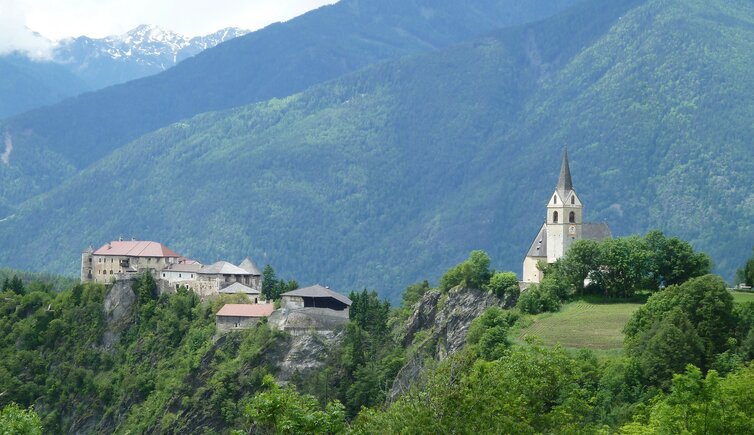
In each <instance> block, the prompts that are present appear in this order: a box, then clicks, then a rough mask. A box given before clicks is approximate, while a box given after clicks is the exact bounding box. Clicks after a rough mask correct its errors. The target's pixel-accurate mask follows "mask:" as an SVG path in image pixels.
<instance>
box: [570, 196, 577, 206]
mask: <svg viewBox="0 0 754 435" xmlns="http://www.w3.org/2000/svg"><path fill="white" fill-rule="evenodd" d="M571 204H576V197H575V196H572V197H571Z"/></svg>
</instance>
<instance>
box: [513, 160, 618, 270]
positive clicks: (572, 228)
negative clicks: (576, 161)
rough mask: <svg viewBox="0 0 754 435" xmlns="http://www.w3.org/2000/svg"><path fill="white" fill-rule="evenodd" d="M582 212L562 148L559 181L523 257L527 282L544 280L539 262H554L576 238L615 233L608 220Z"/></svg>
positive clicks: (594, 237)
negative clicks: (586, 218)
mask: <svg viewBox="0 0 754 435" xmlns="http://www.w3.org/2000/svg"><path fill="white" fill-rule="evenodd" d="M583 212H584V205H583V204H582V203H581V200H580V199H579V197H578V195H576V191H575V190H574V189H573V182H572V181H571V168H570V167H569V166H568V150H567V149H566V150H565V151H564V152H563V163H562V165H561V167H560V176H559V177H558V184H557V186H556V187H555V192H553V194H552V196H551V197H550V199H549V202H548V203H547V216H546V217H545V222H544V223H543V224H542V226H541V227H540V229H539V231H538V232H537V236H536V237H535V238H534V241H533V242H532V244H531V246H530V247H529V251H528V252H527V253H526V258H524V273H523V283H524V285H526V284H529V283H538V282H540V281H542V271H541V270H539V268H538V267H537V264H538V263H539V262H540V261H542V262H545V263H554V262H555V261H557V260H558V258H560V257H562V256H563V255H565V253H566V252H567V251H568V248H570V247H571V245H572V244H573V242H575V241H576V240H581V239H585V240H596V241H601V240H604V239H609V238H611V237H612V234H611V233H610V227H608V226H607V224H606V223H604V222H601V223H587V222H583V221H582V219H583Z"/></svg>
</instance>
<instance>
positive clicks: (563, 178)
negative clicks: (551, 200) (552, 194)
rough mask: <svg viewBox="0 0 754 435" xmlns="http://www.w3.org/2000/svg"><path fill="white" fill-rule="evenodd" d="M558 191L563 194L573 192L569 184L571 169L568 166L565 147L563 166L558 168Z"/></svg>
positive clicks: (571, 183)
mask: <svg viewBox="0 0 754 435" xmlns="http://www.w3.org/2000/svg"><path fill="white" fill-rule="evenodd" d="M557 188H558V190H559V191H561V192H565V191H568V190H573V182H571V168H570V167H569V166H568V147H567V146H566V147H565V150H564V151H563V165H562V166H561V167H560V177H559V178H558V186H557Z"/></svg>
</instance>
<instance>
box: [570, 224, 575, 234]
mask: <svg viewBox="0 0 754 435" xmlns="http://www.w3.org/2000/svg"><path fill="white" fill-rule="evenodd" d="M568 234H571V235H573V234H576V225H571V226H570V227H568Z"/></svg>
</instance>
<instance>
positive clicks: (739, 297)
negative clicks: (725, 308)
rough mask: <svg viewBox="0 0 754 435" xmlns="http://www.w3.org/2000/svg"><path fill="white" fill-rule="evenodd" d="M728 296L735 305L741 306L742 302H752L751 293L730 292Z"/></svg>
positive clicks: (753, 298) (753, 294)
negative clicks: (730, 296)
mask: <svg viewBox="0 0 754 435" xmlns="http://www.w3.org/2000/svg"><path fill="white" fill-rule="evenodd" d="M730 294H732V295H733V302H735V303H737V304H742V303H744V302H754V293H753V292H735V291H732V292H730Z"/></svg>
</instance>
